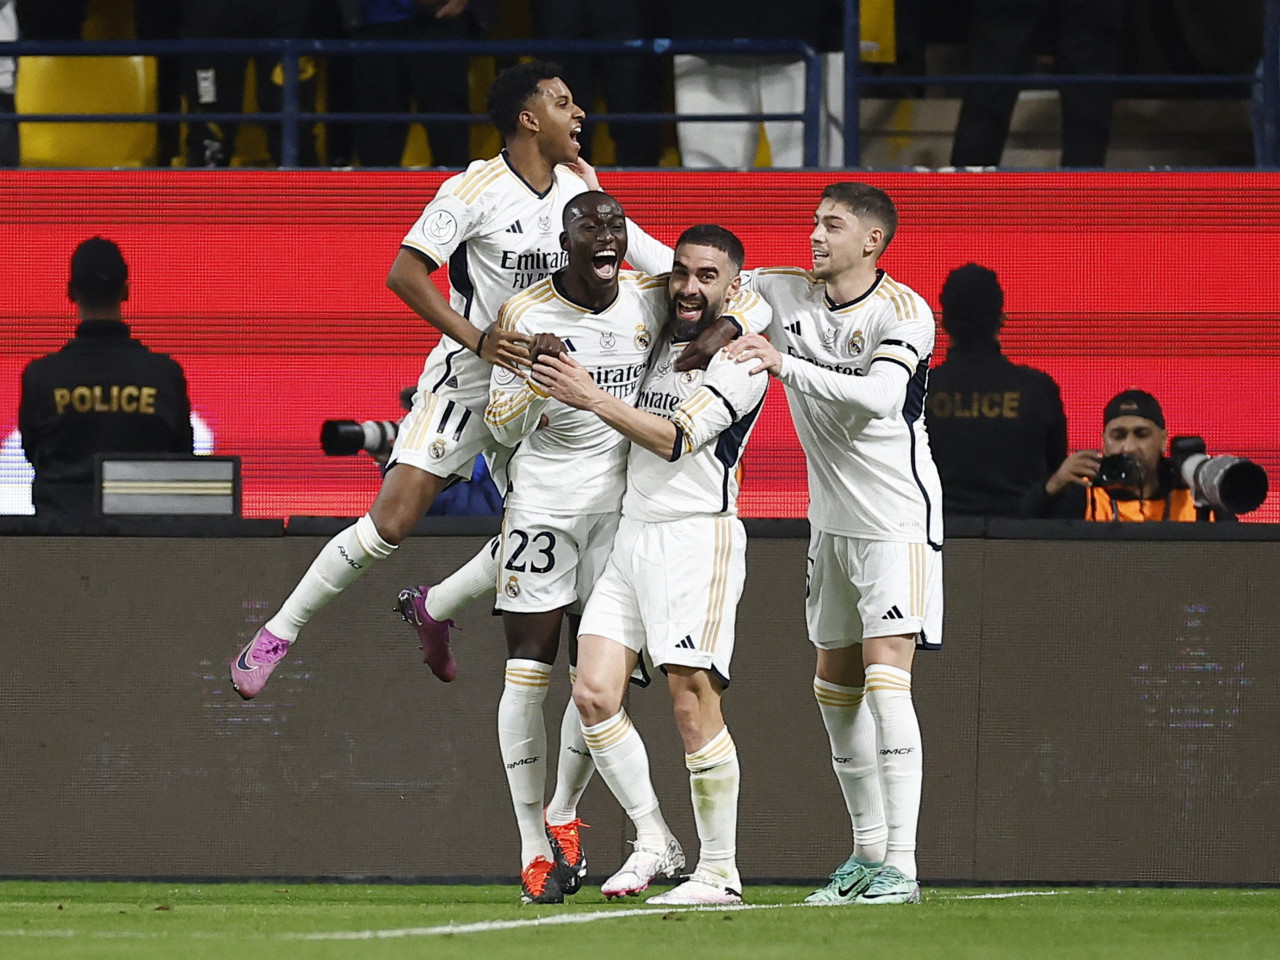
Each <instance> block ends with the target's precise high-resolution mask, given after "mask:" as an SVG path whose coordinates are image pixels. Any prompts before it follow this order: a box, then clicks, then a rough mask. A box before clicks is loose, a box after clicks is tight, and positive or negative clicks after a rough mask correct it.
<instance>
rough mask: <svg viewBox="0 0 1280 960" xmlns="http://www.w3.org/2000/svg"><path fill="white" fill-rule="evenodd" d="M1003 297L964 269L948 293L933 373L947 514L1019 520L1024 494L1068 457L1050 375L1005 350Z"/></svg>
mask: <svg viewBox="0 0 1280 960" xmlns="http://www.w3.org/2000/svg"><path fill="white" fill-rule="evenodd" d="M1006 319H1007V318H1006V316H1005V313H1004V291H1003V290H1002V289H1001V288H1000V281H999V279H997V277H996V274H995V272H994V271H992V270H989V269H987V268H986V267H982V266H979V265H978V264H976V263H968V264H965V265H964V266H963V267H957V268H956V269H954V270H952V271H951V273H950V274H949V275H948V276H947V280H946V283H944V284H943V285H942V326H943V327H944V328H945V329H946V331H947V336H948V337H949V338H950V340H951V345H950V347H949V348H948V350H947V359H946V362H945V363H943V364H941V365H940V366H938V367H937V368H936V369H934V370H933V371H931V372H930V374H929V403H928V408H927V412H926V417H927V423H928V428H929V444H930V446H931V447H932V448H933V458H934V461H935V462H936V463H937V464H938V474H939V475H940V476H941V478H942V498H943V499H942V504H943V511H944V512H945V513H949V514H961V515H966V516H988V517H1016V516H1018V515H1019V514H1020V512H1021V500H1022V495H1023V493H1024V492H1025V491H1026V489H1027V488H1028V487H1029V486H1031V485H1032V484H1034V483H1037V482H1039V481H1041V480H1043V479H1044V477H1045V475H1046V474H1048V473H1050V472H1052V471H1053V470H1054V469H1056V468H1057V465H1058V464H1059V463H1061V462H1062V460H1063V458H1064V457H1065V456H1066V455H1067V416H1066V413H1065V412H1064V410H1063V408H1062V397H1061V395H1060V394H1059V392H1058V385H1057V384H1056V383H1054V382H1053V378H1052V377H1050V376H1049V375H1048V374H1046V373H1042V372H1041V371H1039V370H1036V369H1033V368H1032V367H1025V366H1021V365H1019V364H1016V363H1013V362H1011V361H1010V360H1009V359H1008V358H1007V357H1006V356H1005V355H1004V354H1003V353H1002V352H1001V351H1000V337H999V334H1000V330H1001V328H1002V327H1003V326H1004V323H1005V320H1006Z"/></svg>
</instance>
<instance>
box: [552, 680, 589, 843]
mask: <svg viewBox="0 0 1280 960" xmlns="http://www.w3.org/2000/svg"><path fill="white" fill-rule="evenodd" d="M577 675H578V671H577V670H575V669H573V667H570V668H569V684H570V686H571V687H572V685H573V684H574V683H575V682H576V681H577V679H578V676H577ZM595 772H596V762H595V761H594V760H592V759H591V750H590V748H589V747H588V746H587V741H586V739H584V737H583V735H582V717H581V715H580V714H579V713H578V705H577V704H575V703H574V702H573V698H572V697H570V698H569V702H568V704H567V705H566V706H565V708H564V716H563V717H561V718H560V754H559V758H558V759H557V761H556V787H555V792H554V793H552V794H551V803H549V804H548V805H547V823H554V824H563V823H569V822H570V821H572V820H576V819H577V818H578V802H579V801H580V800H581V799H582V794H583V793H584V792H585V791H586V789H587V784H589V783H590V782H591V778H592V777H593V776H595Z"/></svg>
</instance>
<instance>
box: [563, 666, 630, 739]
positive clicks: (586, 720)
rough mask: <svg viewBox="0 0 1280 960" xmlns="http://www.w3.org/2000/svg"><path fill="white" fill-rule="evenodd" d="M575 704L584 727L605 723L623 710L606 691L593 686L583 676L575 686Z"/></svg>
mask: <svg viewBox="0 0 1280 960" xmlns="http://www.w3.org/2000/svg"><path fill="white" fill-rule="evenodd" d="M573 702H574V704H575V705H576V706H577V708H578V715H579V716H580V717H582V724H583V726H587V727H594V726H595V725H596V724H598V723H604V722H605V721H606V720H608V719H609V718H610V717H612V716H613V715H614V714H616V713H617V712H618V711H619V710H620V709H622V705H621V704H619V703H615V702H614V698H613V697H611V696H610V695H609V694H608V692H607V691H606V690H604V689H602V688H601V687H598V686H595V685H593V684H592V683H590V682H589V681H588V680H586V679H584V678H583V677H582V676H579V677H578V680H577V682H576V683H574V685H573Z"/></svg>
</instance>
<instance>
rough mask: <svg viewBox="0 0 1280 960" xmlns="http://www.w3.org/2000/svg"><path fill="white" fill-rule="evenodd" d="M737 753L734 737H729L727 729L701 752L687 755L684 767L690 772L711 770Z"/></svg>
mask: <svg viewBox="0 0 1280 960" xmlns="http://www.w3.org/2000/svg"><path fill="white" fill-rule="evenodd" d="M737 752H738V748H737V746H736V745H735V744H734V742H733V737H731V736H729V728H728V727H725V728H724V731H723V732H722V733H718V734H716V735H715V737H713V738H712V740H711V742H710V743H708V744H707V745H706V746H705V747H703V748H702V749H701V750H699V751H697V752H696V753H686V754H685V755H684V765H685V767H687V768H688V769H690V770H710V769H711V768H712V767H718V766H719V765H720V764H722V763H724V762H726V761H727V760H729V759H731V758H732V757H733V755H734V754H735V753H737Z"/></svg>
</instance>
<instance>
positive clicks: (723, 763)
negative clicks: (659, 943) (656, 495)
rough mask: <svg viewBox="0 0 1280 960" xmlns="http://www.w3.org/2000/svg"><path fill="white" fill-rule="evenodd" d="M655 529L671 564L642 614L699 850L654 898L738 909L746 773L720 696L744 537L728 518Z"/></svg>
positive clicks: (651, 584)
mask: <svg viewBox="0 0 1280 960" xmlns="http://www.w3.org/2000/svg"><path fill="white" fill-rule="evenodd" d="M651 527H652V528H653V532H654V533H655V535H657V536H658V537H660V538H661V543H660V549H661V551H662V553H663V554H664V555H665V556H666V558H667V559H666V563H665V564H664V567H663V569H662V570H661V571H660V573H658V574H657V575H654V574H650V576H649V577H648V578H647V579H646V582H645V588H644V592H643V593H642V596H641V602H642V604H643V608H644V609H645V610H657V611H659V613H658V614H657V615H656V616H654V617H651V618H650V619H649V622H648V643H649V652H650V654H651V656H652V657H653V662H654V664H655V665H659V666H661V667H662V668H663V669H664V670H665V671H666V674H667V686H668V688H669V689H670V691H671V699H672V709H673V711H674V714H675V720H676V727H677V729H678V730H679V731H680V739H681V742H682V743H683V744H684V763H685V768H686V769H687V770H688V771H689V792H690V795H691V796H692V798H693V818H694V822H695V823H696V824H697V828H698V840H699V852H698V863H697V866H696V867H695V868H694V871H693V874H692V875H691V876H690V877H689V879H688V880H686V881H685V882H684V883H682V884H680V885H679V886H677V887H676V888H675V889H673V890H670V891H668V892H667V893H664V894H660V895H658V896H656V897H653V898H651V899H650V901H649V902H651V903H657V904H734V903H741V902H742V879H741V877H739V875H738V866H737V834H738V788H739V783H740V780H741V774H740V771H739V766H738V750H737V747H736V746H735V745H734V742H733V737H732V736H731V735H730V733H729V728H728V727H727V726H726V725H725V722H724V714H723V712H722V711H721V697H722V695H723V692H724V689H725V687H727V686H728V684H729V666H730V662H731V660H732V657H733V644H734V621H735V619H736V614H737V607H738V600H739V599H740V598H741V596H742V588H743V584H744V583H745V581H746V546H747V537H746V531H745V530H744V528H743V526H742V522H741V521H740V520H738V519H736V518H727V517H721V518H701V517H700V518H689V519H685V520H681V521H679V522H678V523H666V524H652V525H651ZM663 600H665V603H663V602H661V601H663Z"/></svg>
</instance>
